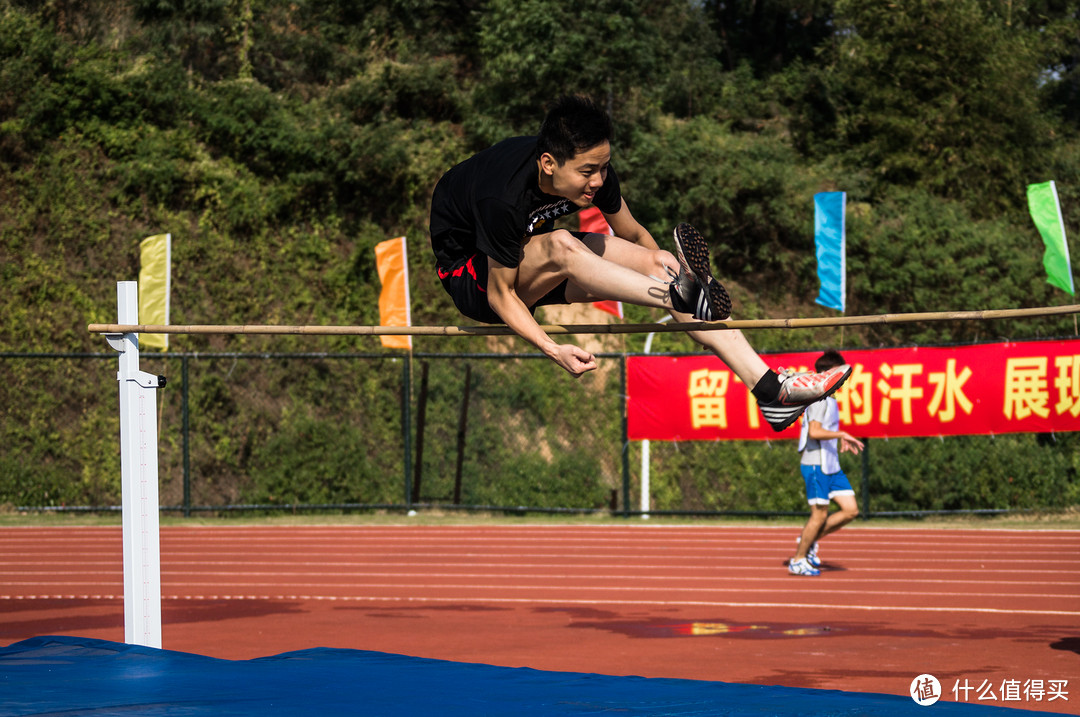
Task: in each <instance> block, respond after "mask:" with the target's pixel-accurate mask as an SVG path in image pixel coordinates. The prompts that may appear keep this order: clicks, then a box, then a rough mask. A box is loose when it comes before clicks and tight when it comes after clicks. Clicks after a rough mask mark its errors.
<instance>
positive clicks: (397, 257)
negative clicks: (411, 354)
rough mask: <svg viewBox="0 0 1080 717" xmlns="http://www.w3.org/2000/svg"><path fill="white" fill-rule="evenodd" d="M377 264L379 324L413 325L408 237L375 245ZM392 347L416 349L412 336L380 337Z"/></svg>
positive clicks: (384, 344) (386, 345)
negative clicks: (379, 284)
mask: <svg viewBox="0 0 1080 717" xmlns="http://www.w3.org/2000/svg"><path fill="white" fill-rule="evenodd" d="M375 265H376V267H377V268H378V270H379V281H381V282H382V292H380V293H379V326H412V321H411V319H412V317H411V315H410V313H409V261H408V253H407V251H406V248H405V237H398V238H397V239H387V240H386V241H384V242H379V243H378V244H376V245H375ZM379 341H381V342H382V345H383V346H385V347H386V348H390V349H407V350H409V351H412V336H380V337H379Z"/></svg>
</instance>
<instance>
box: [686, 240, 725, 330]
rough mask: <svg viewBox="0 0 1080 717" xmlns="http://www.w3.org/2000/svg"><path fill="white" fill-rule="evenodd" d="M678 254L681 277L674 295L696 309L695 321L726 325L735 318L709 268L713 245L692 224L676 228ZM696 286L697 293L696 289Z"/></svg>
mask: <svg viewBox="0 0 1080 717" xmlns="http://www.w3.org/2000/svg"><path fill="white" fill-rule="evenodd" d="M675 251H676V254H677V255H678V257H679V276H678V277H677V278H676V279H675V283H674V291H675V293H677V294H678V296H679V298H680V299H682V301H683V304H684V305H686V306H691V307H693V314H694V318H695V319H699V320H701V321H724V320H725V319H728V318H730V317H731V297H729V296H728V293H727V291H726V290H725V289H724V286H723V285H722V284H721V283H720V282H719V281H717V280H716V279H714V278H713V276H712V270H711V269H710V268H709V245H708V244H707V243H706V242H705V238H704V237H702V236H701V234H700V233H699V232H698V230H697V229H694V228H693V227H692V226H690V225H689V224H680V225H679V226H677V227H675ZM695 284H696V291H692V288H693V287H694V285H695Z"/></svg>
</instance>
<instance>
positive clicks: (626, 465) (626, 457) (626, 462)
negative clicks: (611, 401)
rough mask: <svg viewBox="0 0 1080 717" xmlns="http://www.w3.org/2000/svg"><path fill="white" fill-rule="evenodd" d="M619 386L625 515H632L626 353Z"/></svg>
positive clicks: (621, 363)
mask: <svg viewBox="0 0 1080 717" xmlns="http://www.w3.org/2000/svg"><path fill="white" fill-rule="evenodd" d="M619 388H620V392H619V393H620V395H621V396H622V490H623V515H624V516H625V517H627V518H629V517H630V424H629V419H628V416H627V414H628V412H629V410H630V407H629V405H628V403H627V396H626V391H627V389H626V354H625V353H624V354H623V355H622V360H621V361H620V362H619Z"/></svg>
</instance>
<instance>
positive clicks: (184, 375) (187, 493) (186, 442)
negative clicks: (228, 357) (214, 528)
mask: <svg viewBox="0 0 1080 717" xmlns="http://www.w3.org/2000/svg"><path fill="white" fill-rule="evenodd" d="M189 406H190V404H189V403H188V357H187V356H181V357H180V416H181V421H182V423H181V429H180V430H181V434H182V438H181V441H182V450H183V451H184V517H185V518H190V517H191V423H190V413H189Z"/></svg>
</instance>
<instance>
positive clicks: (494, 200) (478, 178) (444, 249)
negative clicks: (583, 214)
mask: <svg viewBox="0 0 1080 717" xmlns="http://www.w3.org/2000/svg"><path fill="white" fill-rule="evenodd" d="M537 175H538V170H537V166H536V137H514V138H512V139H507V140H503V141H502V142H499V143H498V144H496V145H493V146H491V147H489V148H487V149H485V150H484V151H482V152H480V153H479V154H476V155H474V156H473V157H471V158H469V159H467V160H465V161H464V162H462V163H461V164H459V165H457V166H456V167H454V168H453V169H451V170H450V171H448V172H447V173H446V174H444V175H443V177H442V179H440V180H439V183H438V184H437V185H436V186H435V192H434V193H433V194H432V197H431V227H430V228H431V248H432V249H433V250H434V251H435V258H436V260H437V264H438V265H439V266H442V267H446V268H449V267H451V266H454V265H456V264H458V263H460V262H462V261H464V260H465V259H468V258H469V257H471V256H473V255H475V254H476V253H478V252H479V253H481V254H484V255H485V256H490V257H491V258H493V259H495V261H497V262H499V263H500V264H502V265H503V266H508V267H515V266H517V265H518V264H519V263H520V262H521V243H522V239H524V238H525V237H526V236H532V235H533V234H543V233H545V232H549V231H551V227H552V224H553V223H554V221H555V220H556V219H557V218H559V217H561V216H565V215H568V214H573V213H574V212H576V211H578V210H579V209H580V207H578V206H577V205H576V204H574V203H573V202H571V201H570V200H569V199H564V198H562V197H556V196H553V195H550V194H544V193H543V192H541V191H540V185H539V184H538V181H537ZM593 204H594V205H596V206H597V207H598V208H599V209H600V211H602V212H604V213H605V214H614V213H616V212H618V211H619V209H620V208H621V207H622V194H621V193H620V191H619V178H618V177H617V176H616V175H615V170H614V169H613V168H611V167H610V166H609V167H608V173H607V178H606V180H605V181H604V185H603V186H602V187H601V188H600V190H599V191H597V193H596V196H595V198H594V199H593Z"/></svg>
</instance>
